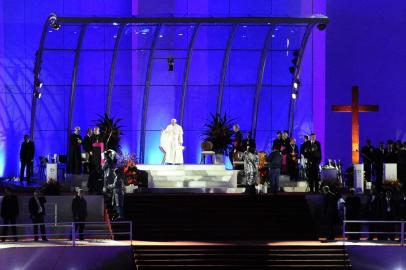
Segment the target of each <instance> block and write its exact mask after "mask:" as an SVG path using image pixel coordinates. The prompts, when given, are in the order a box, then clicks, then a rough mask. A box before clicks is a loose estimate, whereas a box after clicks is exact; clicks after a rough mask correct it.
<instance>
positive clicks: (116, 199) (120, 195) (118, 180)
mask: <svg viewBox="0 0 406 270" xmlns="http://www.w3.org/2000/svg"><path fill="white" fill-rule="evenodd" d="M113 175H114V182H113V183H112V184H111V185H110V186H109V188H110V189H111V190H112V201H111V202H112V206H114V207H115V208H116V212H117V217H115V218H114V220H117V219H122V218H124V184H123V180H122V175H123V171H122V169H120V170H119V171H118V172H116V170H114V172H113Z"/></svg>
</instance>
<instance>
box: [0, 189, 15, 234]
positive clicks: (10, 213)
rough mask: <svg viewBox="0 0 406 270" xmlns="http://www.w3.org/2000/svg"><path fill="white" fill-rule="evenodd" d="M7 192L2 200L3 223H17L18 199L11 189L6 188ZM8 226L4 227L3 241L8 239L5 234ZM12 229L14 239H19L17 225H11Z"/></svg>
mask: <svg viewBox="0 0 406 270" xmlns="http://www.w3.org/2000/svg"><path fill="white" fill-rule="evenodd" d="M5 192H6V194H5V195H4V197H3V200H2V202H1V217H2V218H3V224H4V225H7V224H16V219H17V216H18V214H19V207H18V199H17V196H15V195H14V194H12V193H11V191H10V190H9V189H8V188H6V190H5ZM7 231H8V226H4V227H3V235H2V236H3V237H2V238H1V241H2V242H4V241H5V240H6V238H5V236H6V235H7ZM11 231H12V233H13V235H14V241H18V238H17V236H16V235H17V229H16V226H11Z"/></svg>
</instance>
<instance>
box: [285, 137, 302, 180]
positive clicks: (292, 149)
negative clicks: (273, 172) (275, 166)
mask: <svg viewBox="0 0 406 270" xmlns="http://www.w3.org/2000/svg"><path fill="white" fill-rule="evenodd" d="M298 157H299V149H298V148H297V145H296V140H295V138H290V144H289V147H288V150H287V165H288V175H289V176H290V180H292V181H297V180H299V163H298V162H299V161H298Z"/></svg>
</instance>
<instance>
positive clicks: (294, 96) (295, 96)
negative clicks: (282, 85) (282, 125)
mask: <svg viewBox="0 0 406 270" xmlns="http://www.w3.org/2000/svg"><path fill="white" fill-rule="evenodd" d="M297 96H298V92H293V93H292V99H293V100H296V99H297Z"/></svg>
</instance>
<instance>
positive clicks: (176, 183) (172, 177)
mask: <svg viewBox="0 0 406 270" xmlns="http://www.w3.org/2000/svg"><path fill="white" fill-rule="evenodd" d="M137 167H138V169H139V170H143V171H146V172H147V173H148V188H149V189H167V191H168V192H174V190H175V189H179V188H185V189H189V188H224V189H226V188H237V173H238V171H233V170H226V169H225V167H224V165H205V164H202V165H196V164H190V165H189V164H186V165H147V164H139V165H137Z"/></svg>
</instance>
